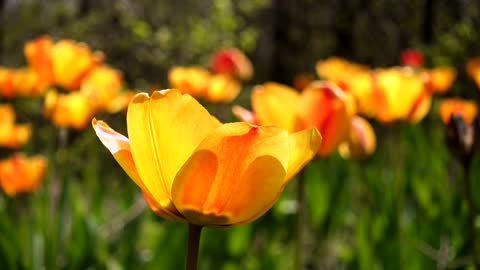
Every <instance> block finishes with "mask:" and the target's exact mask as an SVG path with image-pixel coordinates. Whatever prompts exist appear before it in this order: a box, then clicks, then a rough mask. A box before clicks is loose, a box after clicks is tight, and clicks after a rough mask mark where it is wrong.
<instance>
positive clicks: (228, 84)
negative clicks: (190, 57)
mask: <svg viewBox="0 0 480 270" xmlns="http://www.w3.org/2000/svg"><path fill="white" fill-rule="evenodd" d="M168 79H169V81H170V85H171V86H172V88H174V89H178V90H179V91H180V92H182V93H184V94H190V95H192V96H193V97H196V98H204V99H206V100H208V101H210V102H213V103H218V102H231V101H233V100H234V99H235V98H236V97H237V96H238V94H239V93H240V89H241V85H240V83H239V82H238V81H237V80H236V79H234V78H233V77H232V76H230V75H228V74H210V73H209V72H208V71H207V70H206V69H203V68H201V67H174V68H172V69H171V70H170V71H169V73H168Z"/></svg>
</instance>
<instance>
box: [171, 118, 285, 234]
mask: <svg viewBox="0 0 480 270" xmlns="http://www.w3.org/2000/svg"><path fill="white" fill-rule="evenodd" d="M289 152H290V147H289V137H288V134H287V132H286V131H285V130H283V129H280V128H277V127H273V126H262V127H258V126H251V125H249V124H247V123H232V124H225V125H223V126H221V127H219V128H218V129H216V130H215V131H214V132H213V133H212V134H211V135H209V136H208V137H207V138H206V139H205V140H204V141H203V142H202V143H201V144H200V145H199V146H198V148H197V149H196V150H195V152H194V154H193V155H192V157H191V158H190V159H189V160H188V161H187V162H186V163H185V165H184V166H183V167H182V168H181V170H180V171H179V173H178V174H177V176H176V178H175V182H174V185H173V187H172V198H173V202H174V204H175V206H176V207H177V209H178V210H179V211H180V212H181V213H182V214H183V215H184V216H185V217H186V218H187V219H188V220H189V221H191V222H193V223H197V224H208V225H231V224H238V223H244V222H249V221H252V220H253V219H255V218H256V217H258V216H260V215H261V214H263V213H264V212H266V211H267V210H268V209H269V208H270V207H271V206H272V205H273V203H274V202H275V201H276V200H277V198H278V196H279V194H280V193H281V191H282V189H283V186H284V185H283V184H284V179H285V176H286V169H287V167H288V159H289Z"/></svg>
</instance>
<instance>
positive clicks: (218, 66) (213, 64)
mask: <svg viewBox="0 0 480 270" xmlns="http://www.w3.org/2000/svg"><path fill="white" fill-rule="evenodd" d="M210 69H211V70H212V72H213V73H219V74H227V75H230V76H233V77H235V78H239V79H241V80H248V79H250V78H251V77H252V74H253V67H252V63H251V62H250V60H249V59H248V57H247V56H246V55H245V54H244V53H243V52H242V51H240V50H239V49H237V48H225V49H221V50H218V51H217V52H216V53H215V54H214V55H213V56H212V59H211V60H210Z"/></svg>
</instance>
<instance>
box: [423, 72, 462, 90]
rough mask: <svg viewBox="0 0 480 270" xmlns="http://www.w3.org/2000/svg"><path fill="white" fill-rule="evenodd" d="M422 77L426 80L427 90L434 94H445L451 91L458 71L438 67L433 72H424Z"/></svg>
mask: <svg viewBox="0 0 480 270" xmlns="http://www.w3.org/2000/svg"><path fill="white" fill-rule="evenodd" d="M420 76H422V77H423V79H424V80H425V84H426V87H427V90H428V91H429V92H430V93H432V94H443V93H445V92H447V91H448V90H450V88H451V87H452V84H453V82H454V81H455V78H456V77H457V71H456V70H455V69H454V68H451V67H436V68H434V69H431V70H423V71H421V73H420Z"/></svg>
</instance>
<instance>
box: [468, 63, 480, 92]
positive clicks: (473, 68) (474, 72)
mask: <svg viewBox="0 0 480 270" xmlns="http://www.w3.org/2000/svg"><path fill="white" fill-rule="evenodd" d="M466 69H467V73H468V75H469V76H470V77H471V78H472V79H473V80H474V81H475V83H476V84H477V86H479V87H480V57H475V58H472V59H470V60H468V61H467V64H466Z"/></svg>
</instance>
